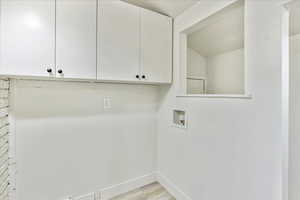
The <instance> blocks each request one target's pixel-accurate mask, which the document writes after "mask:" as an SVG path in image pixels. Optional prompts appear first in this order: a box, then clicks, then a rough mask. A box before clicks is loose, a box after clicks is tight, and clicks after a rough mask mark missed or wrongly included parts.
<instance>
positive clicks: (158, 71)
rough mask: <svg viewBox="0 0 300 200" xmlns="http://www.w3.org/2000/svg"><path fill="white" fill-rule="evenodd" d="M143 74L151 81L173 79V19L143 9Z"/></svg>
mask: <svg viewBox="0 0 300 200" xmlns="http://www.w3.org/2000/svg"><path fill="white" fill-rule="evenodd" d="M141 65H142V70H141V74H142V75H145V77H146V78H145V80H147V81H150V82H171V81H172V19H171V18H169V17H167V16H163V15H160V14H157V13H155V12H152V11H149V10H146V9H142V12H141Z"/></svg>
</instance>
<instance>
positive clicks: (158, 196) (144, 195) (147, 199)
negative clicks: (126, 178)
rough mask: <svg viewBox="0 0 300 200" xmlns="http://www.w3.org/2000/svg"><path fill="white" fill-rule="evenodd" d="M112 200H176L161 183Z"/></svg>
mask: <svg viewBox="0 0 300 200" xmlns="http://www.w3.org/2000/svg"><path fill="white" fill-rule="evenodd" d="M110 200H176V199H175V198H174V197H172V195H171V194H170V193H169V192H168V191H167V190H166V189H165V188H163V187H162V186H161V185H160V184H159V183H152V184H150V185H146V186H144V187H141V188H138V189H136V190H133V191H131V192H128V193H126V194H122V195H120V196H117V197H114V198H112V199H110Z"/></svg>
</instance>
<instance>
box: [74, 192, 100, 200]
mask: <svg viewBox="0 0 300 200" xmlns="http://www.w3.org/2000/svg"><path fill="white" fill-rule="evenodd" d="M71 199H72V200H100V197H98V198H96V195H95V193H90V194H86V195H82V196H80V197H74V198H71Z"/></svg>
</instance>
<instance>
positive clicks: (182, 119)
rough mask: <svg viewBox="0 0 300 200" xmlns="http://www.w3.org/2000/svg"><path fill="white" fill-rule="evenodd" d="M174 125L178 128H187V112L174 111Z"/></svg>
mask: <svg viewBox="0 0 300 200" xmlns="http://www.w3.org/2000/svg"><path fill="white" fill-rule="evenodd" d="M173 125H174V126H176V127H178V128H187V117H186V111H184V110H173Z"/></svg>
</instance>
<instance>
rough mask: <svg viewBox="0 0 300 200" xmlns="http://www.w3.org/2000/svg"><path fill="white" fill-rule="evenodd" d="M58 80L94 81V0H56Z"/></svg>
mask: <svg viewBox="0 0 300 200" xmlns="http://www.w3.org/2000/svg"><path fill="white" fill-rule="evenodd" d="M56 2H57V5H56V13H57V17H56V23H57V25H56V31H57V33H56V65H57V72H58V71H59V70H62V72H63V73H61V74H60V73H57V77H65V78H81V79H96V70H97V64H96V60H97V57H96V56H97V55H96V52H97V23H96V21H97V0H57V1H56Z"/></svg>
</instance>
